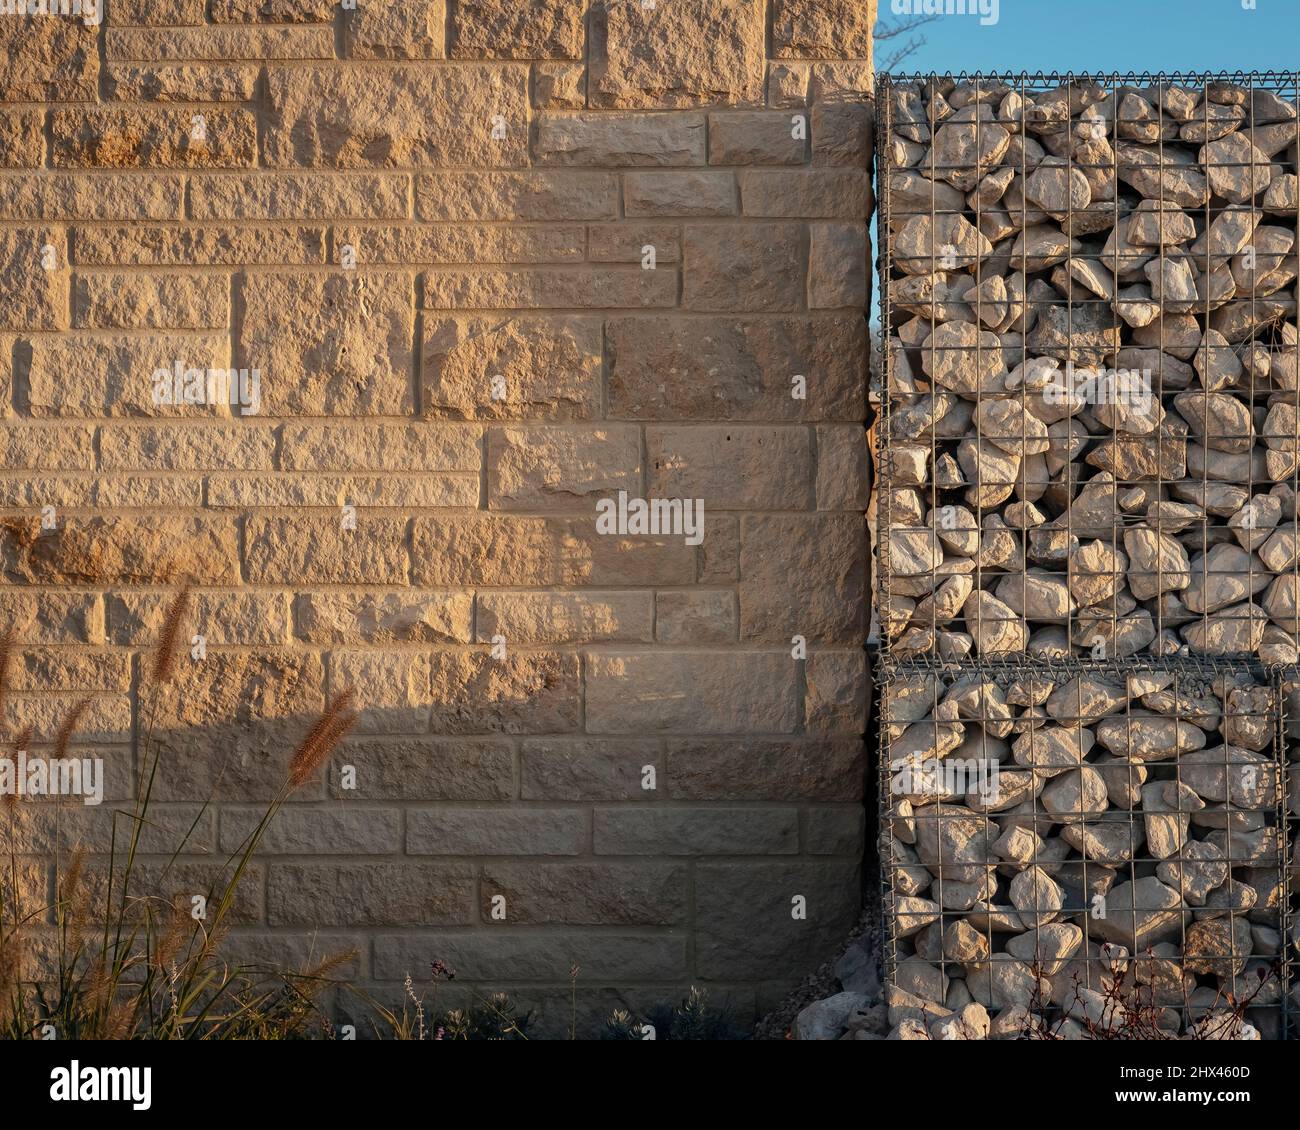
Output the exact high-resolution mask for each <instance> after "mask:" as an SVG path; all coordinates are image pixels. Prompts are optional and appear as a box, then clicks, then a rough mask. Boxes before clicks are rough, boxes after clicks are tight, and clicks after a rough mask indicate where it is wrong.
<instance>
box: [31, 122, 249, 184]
mask: <svg viewBox="0 0 1300 1130" xmlns="http://www.w3.org/2000/svg"><path fill="white" fill-rule="evenodd" d="M50 144H51V153H52V156H53V160H54V164H55V165H57V166H59V167H61V168H77V167H83V168H84V167H93V168H108V169H166V168H186V169H241V168H251V167H252V166H253V165H254V164H256V163H257V119H256V118H255V117H254V116H253V115H252V114H251V113H249V112H248V111H247V110H231V109H224V108H218V107H208V108H206V109H203V110H161V109H130V110H119V109H75V110H55V111H54V113H53V114H52V115H51V125H50Z"/></svg>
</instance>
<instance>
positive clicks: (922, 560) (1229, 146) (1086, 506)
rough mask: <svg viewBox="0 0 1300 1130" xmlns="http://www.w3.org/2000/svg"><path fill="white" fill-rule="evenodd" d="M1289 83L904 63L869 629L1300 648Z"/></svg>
mask: <svg viewBox="0 0 1300 1130" xmlns="http://www.w3.org/2000/svg"><path fill="white" fill-rule="evenodd" d="M1297 102H1300V76H1296V75H1292V74H1285V75H1280V74H1268V75H1240V76H1237V75H1234V76H1204V75H1198V76H1185V75H1179V76H1172V77H1169V76H1149V75H1105V76H1088V75H1085V76H1074V77H1068V76H1067V77H1064V78H1063V77H1062V76H1057V75H1002V76H972V77H969V78H966V77H959V78H953V77H947V76H886V77H885V78H884V81H882V83H881V85H880V88H879V91H878V106H879V115H880V123H879V125H880V129H879V134H878V144H879V148H880V152H879V161H878V167H879V169H880V194H879V195H880V216H879V224H880V231H881V247H882V255H881V296H882V325H883V335H882V336H883V338H884V345H885V353H884V366H885V375H886V387H887V389H888V394H887V395H886V396H885V397H883V403H882V413H881V421H880V423H879V425H878V427H877V437H878V443H879V474H880V484H879V495H878V499H877V512H878V521H879V533H878V552H879V558H880V562H881V567H880V568H879V569H878V571H877V576H878V578H879V592H878V601H877V605H878V612H879V617H880V625H881V644H882V648H883V649H884V650H885V651H886V653H887V655H888V656H890V657H894V658H901V657H904V656H909V655H916V654H923V653H935V654H938V655H940V656H941V657H943V658H945V659H955V660H960V659H963V658H967V657H978V656H980V655H983V654H998V653H1004V652H1009V651H1023V650H1029V651H1030V652H1032V653H1034V654H1043V655H1066V654H1074V655H1083V656H1088V657H1091V658H1097V659H1105V658H1111V657H1114V656H1117V655H1131V654H1139V653H1140V654H1153V655H1176V654H1185V653H1191V652H1196V653H1202V654H1218V655H1233V654H1243V655H1253V656H1256V657H1258V658H1260V659H1262V660H1264V661H1265V662H1269V663H1291V662H1296V661H1297V658H1300V651H1298V650H1297V640H1300V525H1297V518H1298V517H1300V503H1298V501H1297V499H1298V497H1300V362H1298V356H1300V350H1298V349H1297V345H1298V343H1300V335H1297V329H1296V324H1295V323H1296V301H1295V288H1294V283H1295V278H1296V263H1297V259H1296V254H1295V251H1296V234H1297V229H1300V191H1298V189H1297V184H1298V182H1297V147H1298V146H1300V116H1297V114H1296V110H1295V105H1296V103H1297Z"/></svg>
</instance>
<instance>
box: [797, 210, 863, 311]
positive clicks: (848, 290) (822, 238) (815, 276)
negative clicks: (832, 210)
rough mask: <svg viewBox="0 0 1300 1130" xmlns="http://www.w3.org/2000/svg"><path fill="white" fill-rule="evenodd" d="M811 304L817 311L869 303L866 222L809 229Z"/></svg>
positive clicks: (809, 292)
mask: <svg viewBox="0 0 1300 1130" xmlns="http://www.w3.org/2000/svg"><path fill="white" fill-rule="evenodd" d="M808 235H809V239H808V306H809V308H810V309H813V310H825V309H838V308H843V307H852V308H853V309H855V310H861V309H864V308H865V307H866V305H867V298H868V291H867V286H868V282H867V260H868V258H869V250H868V245H867V228H866V225H865V224H811V225H809V229H808Z"/></svg>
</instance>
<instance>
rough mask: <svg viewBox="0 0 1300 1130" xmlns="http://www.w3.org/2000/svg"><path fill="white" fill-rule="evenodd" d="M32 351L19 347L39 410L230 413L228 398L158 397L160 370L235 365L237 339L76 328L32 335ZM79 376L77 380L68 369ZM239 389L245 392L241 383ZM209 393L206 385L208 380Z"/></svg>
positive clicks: (85, 413)
mask: <svg viewBox="0 0 1300 1130" xmlns="http://www.w3.org/2000/svg"><path fill="white" fill-rule="evenodd" d="M30 343H31V344H30V354H29V355H28V356H26V357H24V356H22V352H23V351H22V350H20V351H19V353H20V356H19V369H20V370H22V369H24V368H25V369H26V379H27V390H28V404H29V407H30V410H31V413H32V415H33V416H82V417H91V418H94V417H103V416H179V415H190V416H212V415H219V416H228V415H230V412H231V406H230V404H229V403H228V402H226V401H225V400H224V399H223V401H222V403H219V404H218V403H214V404H167V403H157V404H156V403H155V402H154V388H155V382H154V374H155V373H157V372H158V371H159V370H164V369H165V370H167V371H168V372H171V373H174V371H175V366H176V365H177V363H180V365H181V367H182V369H184V370H188V369H190V368H195V369H204V370H207V369H211V368H218V369H227V370H228V369H229V367H230V357H229V345H228V341H227V339H226V338H224V337H219V336H216V335H212V334H204V335H201V336H200V335H194V336H190V337H181V336H175V335H171V334H166V335H164V334H153V335H151V336H148V337H137V336H127V335H117V334H115V335H104V336H100V335H94V336H92V335H89V334H80V333H79V334H69V335H65V336H60V337H46V336H38V337H33V338H31V339H30ZM70 372H75V373H77V374H78V380H77V381H76V382H75V383H70V382H69V381H68V379H67V374H68V373H70ZM231 389H232V390H233V391H234V392H235V395H236V399H237V398H238V390H237V388H236V385H235V384H232V385H231ZM205 396H206V387H205Z"/></svg>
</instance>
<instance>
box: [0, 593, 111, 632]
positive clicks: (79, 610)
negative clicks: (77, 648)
mask: <svg viewBox="0 0 1300 1130" xmlns="http://www.w3.org/2000/svg"><path fill="white" fill-rule="evenodd" d="M0 617H3V618H4V622H5V623H6V624H8V625H10V628H11V630H12V631H13V634H14V638H15V639H19V640H23V641H25V642H26V643H28V644H49V643H58V644H69V643H87V644H97V643H104V642H105V639H104V609H103V606H102V605H101V604H100V600H99V597H98V596H97V595H95V594H92V593H88V592H69V591H66V590H63V591H56V592H42V591H39V590H24V589H22V588H17V587H14V586H8V587H6V588H5V589H4V590H3V591H0Z"/></svg>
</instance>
